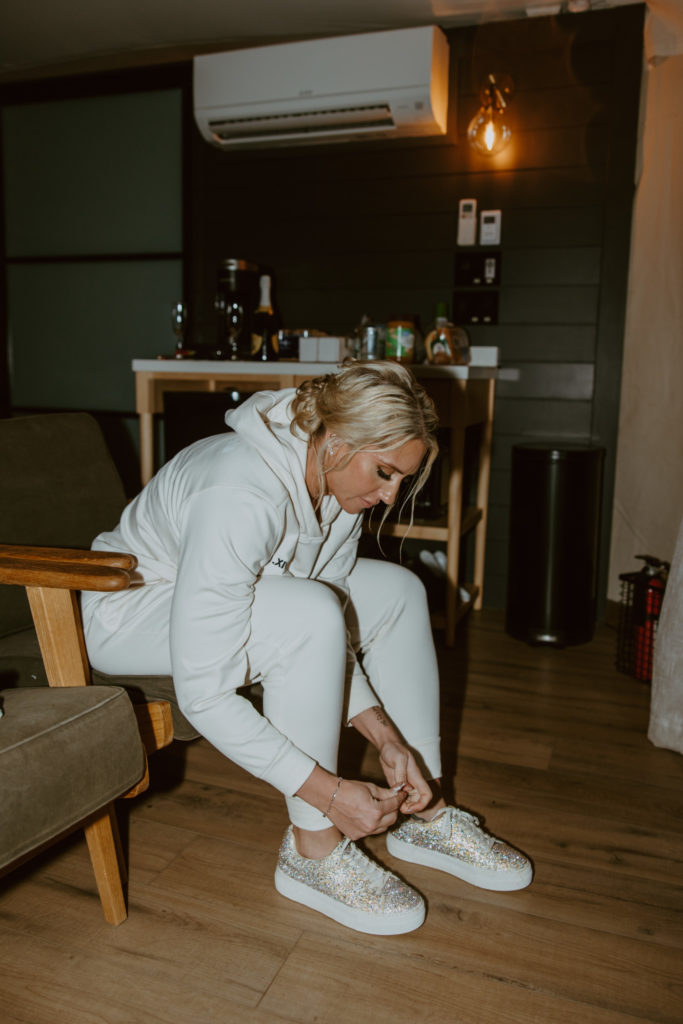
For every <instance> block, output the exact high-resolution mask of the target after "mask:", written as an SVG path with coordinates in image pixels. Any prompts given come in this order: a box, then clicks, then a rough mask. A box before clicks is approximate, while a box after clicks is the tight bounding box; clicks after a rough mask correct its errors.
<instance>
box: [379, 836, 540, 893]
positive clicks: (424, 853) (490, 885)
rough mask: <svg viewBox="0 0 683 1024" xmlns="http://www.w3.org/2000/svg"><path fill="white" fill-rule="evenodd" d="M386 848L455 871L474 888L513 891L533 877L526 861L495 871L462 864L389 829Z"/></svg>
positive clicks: (402, 856)
mask: <svg viewBox="0 0 683 1024" xmlns="http://www.w3.org/2000/svg"><path fill="white" fill-rule="evenodd" d="M387 850H388V851H389V853H390V854H391V856H392V857H396V858H397V860H406V861H410V863H411V864H422V865H424V867H427V868H436V870H437V871H445V872H446V874H448V875H455V877H456V878H460V879H461V880H462V881H463V882H469V884H470V885H476V886H477V888H478V889H491V890H492V891H494V892H514V891H515V890H516V889H526V887H527V886H528V885H529V884H530V882H531V879H532V878H533V871H532V868H531V865H530V864H527V866H526V869H525V870H524V871H515V872H514V873H513V872H510V871H508V872H501V873H500V874H499V873H498V872H494V871H482V869H481V868H477V867H475V866H474V865H472V864H465V863H463V862H462V861H458V860H455V859H454V858H453V857H449V855H448V854H447V853H437V852H436V851H435V850H426V849H424V848H423V847H421V846H412V845H411V844H410V843H404V842H403V841H402V840H400V839H397V838H396V836H394V835H392V834H391V832H389V833H388V835H387Z"/></svg>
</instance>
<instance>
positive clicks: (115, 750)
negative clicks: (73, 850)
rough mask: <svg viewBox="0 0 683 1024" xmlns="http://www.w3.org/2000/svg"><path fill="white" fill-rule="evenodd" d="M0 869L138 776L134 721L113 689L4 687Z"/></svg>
mask: <svg viewBox="0 0 683 1024" xmlns="http://www.w3.org/2000/svg"><path fill="white" fill-rule="evenodd" d="M0 707H1V708H2V712H3V714H2V717H1V718H0V794H2V799H1V800H0V867H5V866H6V865H9V864H12V863H13V862H14V861H16V860H18V859H19V858H21V857H24V856H26V854H28V853H30V852H31V851H32V850H35V849H37V848H38V847H40V846H43V845H44V844H46V843H49V842H50V841H51V840H53V839H55V838H56V837H57V836H59V835H61V834H62V833H64V832H66V831H68V830H70V829H72V828H74V827H75V826H76V825H78V824H79V823H80V822H81V821H83V820H84V819H85V818H87V817H89V816H90V815H92V814H94V813H95V812H96V811H98V810H100V808H102V807H105V806H106V805H107V804H108V803H111V801H112V800H115V799H116V798H117V797H119V796H122V795H123V794H124V793H126V792H128V790H129V789H132V787H133V786H134V785H135V784H136V783H137V782H139V781H140V779H141V778H142V776H143V774H144V771H145V756H144V749H143V746H142V741H141V740H140V733H139V730H138V724H137V719H136V717H135V712H134V711H133V707H132V704H131V702H130V700H129V699H128V696H127V694H126V693H125V691H124V690H122V689H120V688H119V687H115V686H109V687H104V686H71V687H37V688H26V689H24V688H22V689H16V690H14V689H13V690H2V691H0Z"/></svg>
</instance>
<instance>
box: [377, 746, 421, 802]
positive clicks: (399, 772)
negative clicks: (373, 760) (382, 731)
mask: <svg viewBox="0 0 683 1024" xmlns="http://www.w3.org/2000/svg"><path fill="white" fill-rule="evenodd" d="M379 760H380V764H381V765H382V771H383V772H384V774H385V775H386V778H387V782H388V783H389V785H390V786H391V787H392V789H395V788H396V787H397V786H402V787H403V793H404V794H407V799H406V800H405V802H404V803H403V805H402V806H401V811H402V812H403V814H413V813H415V812H416V811H422V810H424V808H425V807H426V806H427V804H429V803H430V802H431V800H432V791H431V788H430V786H429V784H428V783H427V782H426V781H425V778H424V776H423V775H422V772H421V771H420V769H419V768H418V766H417V762H416V760H415V758H414V756H413V754H412V751H411V750H410V749H409V748H408V747H406V746H405V745H404V744H403V743H401V742H400V741H398V740H388V741H387V742H386V743H384V744H383V745H382V747H380V751H379Z"/></svg>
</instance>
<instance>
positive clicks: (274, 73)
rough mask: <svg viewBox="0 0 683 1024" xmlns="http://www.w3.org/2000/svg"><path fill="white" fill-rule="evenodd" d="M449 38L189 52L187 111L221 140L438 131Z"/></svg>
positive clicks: (427, 32)
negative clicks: (191, 89)
mask: <svg viewBox="0 0 683 1024" xmlns="http://www.w3.org/2000/svg"><path fill="white" fill-rule="evenodd" d="M447 112H448V40H447V39H446V36H445V35H444V33H443V32H442V31H441V29H440V28H436V27H433V26H427V27H421V28H406V29H395V30H392V31H390V32H370V33H366V34H363V35H356V36H340V37H337V38H333V39H316V40H312V41H305V42H301V43H284V44H280V45H275V46H262V47H258V48H253V49H248V50H234V51H230V52H227V53H216V54H209V55H208V56H204V57H196V58H195V59H194V115H195V119H196V122H197V125H198V127H199V130H200V132H201V133H202V135H203V136H204V138H205V139H206V140H207V142H210V143H212V144H213V145H215V146H218V147H220V148H221V149H247V148H255V147H264V146H290V145H300V144H305V143H315V142H317V143H320V142H342V141H351V140H359V139H379V138H382V139H383V138H400V137H405V136H416V135H443V134H445V132H446V116H447Z"/></svg>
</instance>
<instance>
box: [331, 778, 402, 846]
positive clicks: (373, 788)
mask: <svg viewBox="0 0 683 1024" xmlns="http://www.w3.org/2000/svg"><path fill="white" fill-rule="evenodd" d="M405 798H406V794H405V793H404V792H403V791H401V792H399V793H396V792H395V791H394V790H393V789H385V788H384V787H383V786H377V785H375V783H374V782H357V781H355V780H353V779H343V780H342V782H341V784H340V786H339V790H338V792H337V795H336V797H335V798H334V802H333V804H332V806H331V807H330V808H329V811H328V814H327V817H328V818H329V820H330V821H331V822H332V824H333V825H336V826H337V828H338V829H339V830H340V831H341V832H343V834H344V835H345V836H348V838H349V839H354V840H355V839H363V838H364V837H365V836H374V835H378V834H379V833H381V832H386V830H387V829H388V828H390V826H391V825H393V824H394V823H395V822H396V819H397V818H398V812H399V810H400V807H401V804H402V803H403V801H404V800H405Z"/></svg>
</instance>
